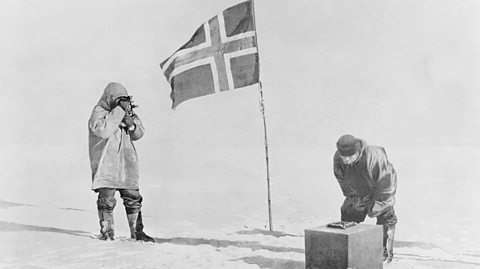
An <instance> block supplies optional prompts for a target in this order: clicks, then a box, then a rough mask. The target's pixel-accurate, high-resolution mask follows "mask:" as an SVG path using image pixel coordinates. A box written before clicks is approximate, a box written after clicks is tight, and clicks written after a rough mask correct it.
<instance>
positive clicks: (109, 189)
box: [88, 82, 154, 242]
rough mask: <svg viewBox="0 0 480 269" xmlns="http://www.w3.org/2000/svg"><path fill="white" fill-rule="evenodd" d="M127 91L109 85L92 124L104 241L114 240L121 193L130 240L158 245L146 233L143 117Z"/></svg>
mask: <svg viewBox="0 0 480 269" xmlns="http://www.w3.org/2000/svg"><path fill="white" fill-rule="evenodd" d="M133 108H134V105H133V104H132V101H131V97H130V96H128V93H127V90H126V89H125V87H123V86H122V85H121V84H120V83H114V82H112V83H109V84H108V85H107V87H106V88H105V90H104V92H103V95H102V97H101V98H100V100H99V101H98V103H97V105H96V106H95V107H94V108H93V111H92V115H91V116H90V120H89V121H88V130H89V155H90V165H91V168H92V190H93V191H95V192H97V193H98V200H97V209H98V217H99V219H100V233H101V234H100V236H99V238H100V239H101V240H108V239H110V240H114V235H115V233H114V226H113V209H114V207H115V204H116V200H115V192H116V191H119V192H120V197H121V198H122V199H123V204H124V206H125V210H126V212H127V219H128V224H129V226H130V237H131V238H133V239H136V240H142V241H147V242H154V239H153V238H151V237H150V236H148V235H146V234H145V233H144V232H143V223H142V212H141V208H142V196H141V195H140V193H139V188H138V158H137V152H136V150H135V147H134V146H133V141H136V140H138V139H140V138H142V136H143V132H144V128H143V125H142V122H141V121H140V118H139V117H138V116H137V115H136V114H135V113H134V112H133Z"/></svg>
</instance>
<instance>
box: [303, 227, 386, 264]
mask: <svg viewBox="0 0 480 269" xmlns="http://www.w3.org/2000/svg"><path fill="white" fill-rule="evenodd" d="M382 235H383V229H382V226H380V225H370V224H356V225H355V226H353V227H350V228H348V229H332V228H329V227H328V226H327V225H323V226H320V227H314V228H311V229H306V230H305V268H306V269H319V268H321V269H340V268H342V269H343V268H356V269H381V268H383V257H382V256H383V255H382V252H383V247H382V237H383V236H382Z"/></svg>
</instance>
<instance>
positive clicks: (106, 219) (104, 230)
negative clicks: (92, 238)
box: [98, 210, 115, 241]
mask: <svg viewBox="0 0 480 269" xmlns="http://www.w3.org/2000/svg"><path fill="white" fill-rule="evenodd" d="M98 218H99V220H100V221H99V222H100V235H99V237H98V238H99V239H100V240H105V241H106V240H108V239H110V240H114V237H115V232H114V230H113V212H106V211H103V210H99V211H98Z"/></svg>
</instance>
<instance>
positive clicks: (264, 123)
mask: <svg viewBox="0 0 480 269" xmlns="http://www.w3.org/2000/svg"><path fill="white" fill-rule="evenodd" d="M251 1H252V12H253V16H252V17H253V25H254V27H255V42H256V43H257V44H256V45H257V54H258V56H259V57H260V51H259V48H258V37H257V24H256V22H255V3H254V0H251ZM258 69H260V61H258ZM258 89H259V91H260V111H261V112H262V118H263V131H264V134H265V161H266V165H267V198H268V226H269V229H270V231H273V225H272V199H271V194H270V165H269V157H268V139H267V120H266V117H265V103H264V102H263V90H262V82H261V81H260V75H259V78H258Z"/></svg>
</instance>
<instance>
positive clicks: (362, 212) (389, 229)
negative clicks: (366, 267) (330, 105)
mask: <svg viewBox="0 0 480 269" xmlns="http://www.w3.org/2000/svg"><path fill="white" fill-rule="evenodd" d="M333 171H334V174H335V177H336V178H337V180H338V183H339V184H340V187H341V189H342V192H343V195H344V196H345V197H346V198H345V201H344V202H343V205H342V207H341V210H340V211H341V219H342V221H354V222H357V223H360V222H363V221H364V220H365V216H366V215H368V216H369V217H371V218H373V217H376V218H377V225H383V247H384V254H383V256H384V261H387V262H391V261H392V258H393V240H394V235H395V224H396V223H397V216H396V215H395V210H394V209H393V206H394V204H395V192H396V189H397V175H396V173H395V169H394V168H393V166H392V164H391V163H390V162H389V161H388V159H387V154H386V153H385V150H384V149H383V148H382V147H376V146H370V145H367V143H366V142H365V141H364V140H361V139H357V138H355V137H354V136H352V135H343V136H341V137H340V138H339V139H338V141H337V151H336V152H335V156H334V160H333Z"/></svg>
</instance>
